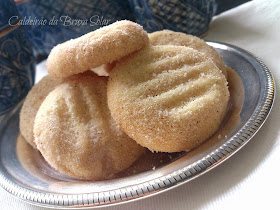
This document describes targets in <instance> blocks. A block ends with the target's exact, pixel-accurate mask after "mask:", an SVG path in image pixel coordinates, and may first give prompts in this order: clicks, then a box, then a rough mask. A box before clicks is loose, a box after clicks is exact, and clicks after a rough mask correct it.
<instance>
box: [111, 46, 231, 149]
mask: <svg viewBox="0 0 280 210" xmlns="http://www.w3.org/2000/svg"><path fill="white" fill-rule="evenodd" d="M107 95H108V105H109V109H110V111H111V114H112V117H113V118H114V119H115V120H116V122H117V123H118V124H119V125H120V126H121V128H122V129H123V130H124V131H125V132H126V133H127V134H128V135H129V136H130V137H131V138H133V139H134V140H135V141H137V142H138V143H139V144H141V145H142V146H144V147H147V148H148V149H150V150H152V151H160V152H179V151H187V150H191V149H193V148H194V147H196V146H198V145H199V144H201V143H202V142H203V141H205V140H206V139H207V138H209V137H210V136H211V135H213V134H214V133H215V131H217V129H218V128H219V125H220V123H221V121H222V120H223V118H224V116H225V113H226V110H227V104H228V100H229V91H228V87H227V81H226V79H225V76H224V75H223V74H222V73H221V71H220V70H219V69H218V67H217V66H216V65H215V64H214V63H213V61H212V60H211V59H209V58H207V57H206V56H205V55H204V54H203V53H200V52H198V51H197V50H194V49H192V48H189V47H184V46H172V45H162V46H151V47H146V48H145V49H143V50H141V51H139V52H136V53H134V54H133V55H130V56H128V57H126V58H124V59H123V60H122V61H120V62H119V63H118V64H117V65H116V67H115V68H114V69H113V71H112V72H111V73H110V76H109V82H108V86H107Z"/></svg>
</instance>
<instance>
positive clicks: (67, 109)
mask: <svg viewBox="0 0 280 210" xmlns="http://www.w3.org/2000/svg"><path fill="white" fill-rule="evenodd" d="M107 80H108V79H107V78H106V77H99V76H95V75H92V76H83V75H80V76H78V75H77V78H75V79H73V80H71V81H66V82H64V83H63V84H61V85H59V86H57V87H56V88H55V89H54V90H53V91H52V92H51V93H50V94H49V95H48V96H47V97H46V99H45V100H44V102H43V103H42V105H41V106H40V109H39V111H38V113H37V115H36V118H35V124H34V136H35V143H36V145H37V148H38V150H39V151H40V152H41V154H42V155H43V157H44V158H45V159H46V161H47V162H48V163H49V164H50V165H51V166H52V167H54V168H55V169H56V170H58V171H59V172H60V173H62V174H66V175H69V176H72V177H75V178H79V179H86V180H102V179H107V178H111V177H112V176H113V175H114V174H116V173H118V172H120V171H122V170H124V169H126V168H127V167H129V166H130V165H131V164H132V163H133V162H134V161H135V160H137V159H138V158H139V157H140V155H141V154H142V153H143V151H144V148H143V147H141V146H140V145H139V144H137V143H136V142H135V141H134V140H132V139H131V138H129V137H128V136H127V135H126V134H125V133H124V132H123V131H122V130H121V129H120V127H119V126H118V125H117V124H116V123H115V121H114V120H113V119H112V117H111V114H110V111H109V109H108V105H107V94H106V85H107Z"/></svg>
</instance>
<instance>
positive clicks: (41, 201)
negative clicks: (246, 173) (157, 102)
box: [0, 42, 275, 208]
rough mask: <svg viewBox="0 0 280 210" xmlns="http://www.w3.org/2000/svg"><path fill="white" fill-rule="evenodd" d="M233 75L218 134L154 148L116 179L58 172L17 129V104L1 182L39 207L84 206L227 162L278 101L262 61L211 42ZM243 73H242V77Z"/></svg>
mask: <svg viewBox="0 0 280 210" xmlns="http://www.w3.org/2000/svg"><path fill="white" fill-rule="evenodd" d="M208 44H209V45H212V46H213V47H215V48H216V50H217V51H218V52H219V53H220V54H221V56H222V57H223V59H224V62H225V64H226V65H228V66H230V67H231V68H233V69H234V71H231V72H230V74H229V87H230V92H231V99H230V105H229V109H228V114H227V116H226V118H225V120H224V122H223V123H222V125H221V127H220V129H219V130H218V131H217V133H216V134H215V135H214V136H212V137H211V138H210V139H209V140H207V141H206V142H205V143H203V144H202V145H200V146H199V147H197V148H196V149H194V150H193V151H190V152H181V153H172V154H167V153H154V154H153V153H150V152H147V153H146V154H145V155H144V156H143V157H142V158H141V159H140V160H139V161H137V162H136V163H135V164H134V165H132V166H131V167H130V168H129V169H127V170H126V171H124V172H122V173H120V174H118V176H116V177H115V178H114V179H111V180H105V181H97V182H90V181H80V180H75V179H71V178H70V177H66V176H63V175H60V174H59V173H58V172H56V171H55V170H53V169H52V168H51V167H50V166H49V165H48V164H47V163H46V162H45V161H44V159H43V158H42V156H41V155H40V153H39V152H38V151H36V150H33V149H32V148H31V147H30V146H29V145H28V144H27V143H25V141H24V140H23V138H22V137H21V135H20V134H19V110H20V107H21V104H19V105H18V106H17V107H16V108H15V109H14V110H13V111H12V112H10V113H8V114H7V115H6V116H4V118H2V120H1V121H0V122H1V124H0V183H1V186H2V187H3V188H4V189H5V190H7V191H8V192H9V193H11V194H13V195H15V196H17V197H18V198H20V199H22V200H24V201H26V202H29V203H32V204H35V205H39V206H46V207H53V208H58V207H60V208H71V207H75V208H79V207H80V208H86V207H97V206H104V205H112V204H117V203H123V202H127V201H130V200H135V199H139V198H142V197H148V196H151V195H155V194H157V193H159V192H162V191H166V190H169V189H171V188H173V187H175V186H178V185H181V184H183V183H186V182H188V181H190V180H192V179H194V178H196V177H198V176H200V175H202V174H203V173H206V172H207V171H209V170H211V169H212V168H214V167H216V166H217V165H219V164H221V163H222V162H224V161H225V160H226V159H228V158H229V157H230V156H232V155H233V154H235V153H236V152H237V151H238V150H239V149H240V148H242V147H243V146H244V145H245V144H246V143H247V142H248V141H249V140H250V139H251V138H252V137H253V136H254V135H255V134H256V133H257V131H258V130H259V128H260V127H261V126H262V124H263V123H264V122H265V120H266V118H267V116H268V114H269V112H270V110H271V108H272V105H273V100H274V94H275V93H274V81H273V77H272V75H271V73H270V71H269V70H268V68H267V67H266V66H265V65H264V63H263V62H262V61H261V60H260V59H258V58H256V57H255V56H254V55H252V54H251V53H248V52H246V51H244V50H242V49H240V48H237V47H234V46H231V45H228V44H223V43H214V42H208ZM238 75H239V76H238Z"/></svg>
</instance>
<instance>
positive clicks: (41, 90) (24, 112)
mask: <svg viewBox="0 0 280 210" xmlns="http://www.w3.org/2000/svg"><path fill="white" fill-rule="evenodd" d="M61 82H62V81H61V80H56V79H53V78H51V77H50V76H45V77H44V78H43V79H41V80H40V81H39V82H38V83H37V84H35V85H34V86H33V87H32V89H31V90H30V91H29V93H28V94H27V96H26V98H25V101H24V103H23V106H22V108H21V111H20V118H19V127H20V132H21V134H22V135H23V137H24V138H25V140H26V141H27V142H28V143H29V144H30V145H31V146H32V147H33V148H34V149H35V148H36V144H35V143H34V136H33V127H34V120H35V117H36V114H37V111H38V109H39V107H40V105H41V103H42V102H43V101H44V100H45V98H46V97H47V95H48V94H49V93H50V92H51V91H52V90H54V88H55V87H56V86H57V85H58V84H60V83H61Z"/></svg>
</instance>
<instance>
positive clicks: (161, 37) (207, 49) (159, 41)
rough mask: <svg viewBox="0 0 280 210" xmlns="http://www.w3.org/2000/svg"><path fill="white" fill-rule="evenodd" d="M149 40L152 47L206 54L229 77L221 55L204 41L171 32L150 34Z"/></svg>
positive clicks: (188, 35) (164, 31)
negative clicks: (173, 47)
mask: <svg viewBox="0 0 280 210" xmlns="http://www.w3.org/2000/svg"><path fill="white" fill-rule="evenodd" d="M149 39H150V42H151V44H152V45H175V46H186V47H191V48H193V49H195V50H197V51H199V52H202V53H204V54H205V55H206V56H207V57H209V58H211V59H212V60H213V61H214V63H215V64H216V65H217V67H218V68H219V69H220V70H221V71H222V72H223V74H224V75H225V77H227V67H226V66H225V64H224V62H223V59H222V58H221V56H220V55H219V53H218V52H217V51H216V50H215V49H214V48H213V47H212V46H210V45H208V44H207V43H206V42H205V41H203V40H202V39H200V38H198V37H196V36H192V35H190V34H185V33H181V32H174V31H170V30H163V31H156V32H153V33H150V34H149Z"/></svg>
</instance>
